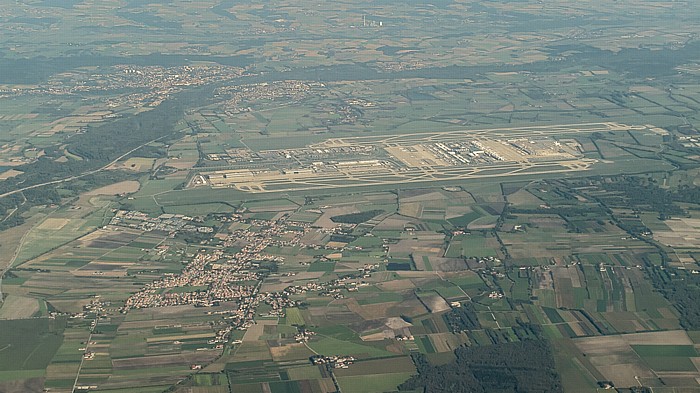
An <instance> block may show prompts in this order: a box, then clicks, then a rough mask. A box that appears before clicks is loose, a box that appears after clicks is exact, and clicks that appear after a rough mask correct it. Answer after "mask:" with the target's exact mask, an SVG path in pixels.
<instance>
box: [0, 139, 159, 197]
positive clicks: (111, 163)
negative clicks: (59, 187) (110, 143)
mask: <svg viewBox="0 0 700 393" xmlns="http://www.w3.org/2000/svg"><path fill="white" fill-rule="evenodd" d="M166 136H169V135H164V136H161V137H159V138H156V139H153V140H151V141H148V142H145V143H143V144H141V145H139V146H137V147H135V148H133V149H131V150H129V151H128V152H126V153H124V154H122V155H121V156H119V157H117V158H115V159H114V160H113V161H111V162H110V163H108V164H107V165H105V166H103V167H101V168H97V169H93V170H91V171H87V172H85V173H81V174H80V175H75V176H71V177H67V178H65V179H58V180H52V181H48V182H45V183H41V184H34V185H33V186H27V187H23V188H18V189H16V190H12V191H8V192H6V193H4V194H0V198H4V197H8V196H10V195H14V194H17V193H20V192H23V191H27V190H31V189H34V188H39V187H44V186H50V185H52V184H59V183H66V182H69V181H73V180H76V179H80V178H82V177H85V176H90V175H93V174H95V173H98V172H102V171H104V170H105V169H107V168H109V167H110V166H112V165H114V164H116V163H117V162H118V161H119V160H121V159H122V158H124V157H126V156H128V155H129V154H131V153H133V152H135V151H136V150H138V149H140V148H142V147H144V146H146V145H148V144H149V143H153V142H156V141H158V140H160V139H163V138H165V137H166Z"/></svg>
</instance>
